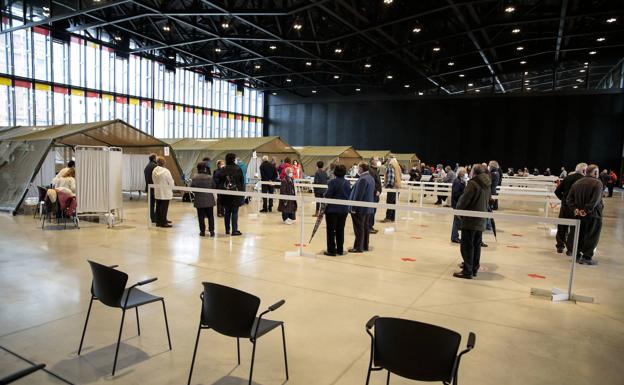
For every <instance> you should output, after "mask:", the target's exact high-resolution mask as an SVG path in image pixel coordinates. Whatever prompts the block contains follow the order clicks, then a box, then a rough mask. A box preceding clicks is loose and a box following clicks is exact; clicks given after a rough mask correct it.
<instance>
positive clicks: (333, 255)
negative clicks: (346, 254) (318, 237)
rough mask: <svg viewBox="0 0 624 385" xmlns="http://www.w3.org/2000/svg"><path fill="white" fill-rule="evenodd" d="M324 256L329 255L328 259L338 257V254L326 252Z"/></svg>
mask: <svg viewBox="0 0 624 385" xmlns="http://www.w3.org/2000/svg"><path fill="white" fill-rule="evenodd" d="M323 254H325V255H327V256H328V257H335V256H336V255H337V254H336V253H330V252H329V251H326V252H324V253H323Z"/></svg>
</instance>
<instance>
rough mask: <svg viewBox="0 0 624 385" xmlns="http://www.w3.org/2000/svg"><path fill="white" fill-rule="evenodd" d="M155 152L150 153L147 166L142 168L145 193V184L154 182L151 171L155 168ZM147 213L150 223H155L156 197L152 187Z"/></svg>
mask: <svg viewBox="0 0 624 385" xmlns="http://www.w3.org/2000/svg"><path fill="white" fill-rule="evenodd" d="M156 166H157V164H156V154H150V156H149V162H147V166H145V169H144V170H143V175H144V176H145V192H146V193H147V186H148V185H150V184H154V179H152V172H154V169H155V168H156ZM149 196H150V198H149V211H150V212H149V214H150V220H151V221H152V223H156V197H154V189H153V188H152V189H151V191H150V194H149Z"/></svg>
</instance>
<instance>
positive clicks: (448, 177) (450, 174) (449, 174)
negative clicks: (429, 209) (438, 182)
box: [435, 166, 457, 206]
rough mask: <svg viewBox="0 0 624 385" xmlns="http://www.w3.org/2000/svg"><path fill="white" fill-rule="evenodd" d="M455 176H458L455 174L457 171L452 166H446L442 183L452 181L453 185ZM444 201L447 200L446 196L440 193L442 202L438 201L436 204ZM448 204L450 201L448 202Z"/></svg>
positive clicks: (439, 196)
mask: <svg viewBox="0 0 624 385" xmlns="http://www.w3.org/2000/svg"><path fill="white" fill-rule="evenodd" d="M455 178H457V176H456V175H455V172H454V171H453V170H452V169H451V166H446V167H445V168H444V178H442V183H450V184H451V185H452V183H453V181H454V180H455ZM443 201H444V202H446V196H445V195H438V202H440V203H438V202H436V203H435V204H436V205H438V204H442V202H443ZM446 206H448V203H447V204H446Z"/></svg>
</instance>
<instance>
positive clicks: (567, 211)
mask: <svg viewBox="0 0 624 385" xmlns="http://www.w3.org/2000/svg"><path fill="white" fill-rule="evenodd" d="M586 171H587V163H579V164H577V165H576V168H575V169H574V172H571V173H570V174H569V175H568V176H566V177H565V178H564V179H563V181H561V183H559V186H557V188H556V189H555V195H556V196H557V198H559V200H560V201H561V208H560V209H559V218H566V219H572V218H574V210H573V209H572V208H570V206H568V203H567V197H568V193H569V192H570V189H571V188H572V186H573V185H574V183H576V181H578V180H580V179H582V178H583V177H584V176H585V172H586ZM556 239H557V244H556V246H555V247H556V248H557V253H559V254H561V253H563V250H564V248H567V249H568V251H566V255H567V256H571V255H572V247H573V244H572V242H573V241H574V237H573V236H570V226H568V225H557V237H556Z"/></svg>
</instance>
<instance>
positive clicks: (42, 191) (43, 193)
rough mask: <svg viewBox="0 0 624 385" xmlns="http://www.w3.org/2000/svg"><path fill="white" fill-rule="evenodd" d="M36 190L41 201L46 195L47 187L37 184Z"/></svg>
mask: <svg viewBox="0 0 624 385" xmlns="http://www.w3.org/2000/svg"><path fill="white" fill-rule="evenodd" d="M37 191H38V192H39V202H43V201H45V199H46V196H47V195H48V189H47V188H45V187H42V186H37Z"/></svg>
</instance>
